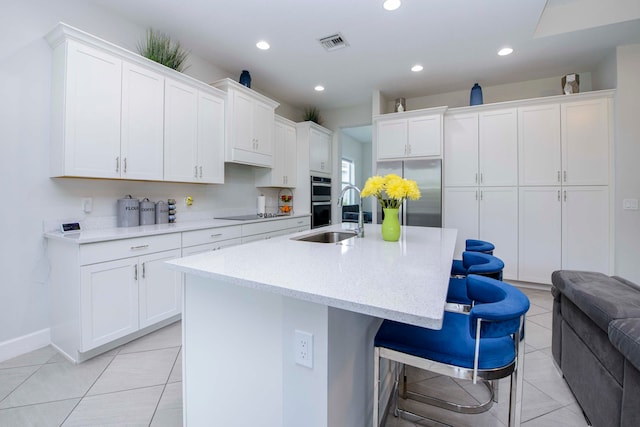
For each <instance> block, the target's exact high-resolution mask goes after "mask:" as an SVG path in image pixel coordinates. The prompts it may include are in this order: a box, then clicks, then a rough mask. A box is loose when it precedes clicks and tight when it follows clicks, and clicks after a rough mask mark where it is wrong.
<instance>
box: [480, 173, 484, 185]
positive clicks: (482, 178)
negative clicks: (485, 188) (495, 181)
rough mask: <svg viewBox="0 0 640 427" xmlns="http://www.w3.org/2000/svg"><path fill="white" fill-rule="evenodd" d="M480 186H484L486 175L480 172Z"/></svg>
mask: <svg viewBox="0 0 640 427" xmlns="http://www.w3.org/2000/svg"><path fill="white" fill-rule="evenodd" d="M480 184H484V173H482V172H480Z"/></svg>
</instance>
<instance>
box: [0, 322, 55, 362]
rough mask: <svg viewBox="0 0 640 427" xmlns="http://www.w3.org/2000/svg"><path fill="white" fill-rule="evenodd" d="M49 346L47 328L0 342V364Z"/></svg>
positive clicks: (49, 340) (49, 335) (49, 339)
mask: <svg viewBox="0 0 640 427" xmlns="http://www.w3.org/2000/svg"><path fill="white" fill-rule="evenodd" d="M49 344H51V331H50V329H49V328H47V329H42V330H40V331H36V332H33V333H30V334H27V335H23V336H21V337H18V338H14V339H11V340H8V341H4V342H0V362H3V361H5V360H8V359H11V358H13V357H16V356H20V355H21V354H25V353H29V352H30V351H33V350H37V349H39V348H42V347H46V346H48V345H49Z"/></svg>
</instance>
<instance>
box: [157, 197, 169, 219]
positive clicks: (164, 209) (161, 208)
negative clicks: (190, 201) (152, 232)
mask: <svg viewBox="0 0 640 427" xmlns="http://www.w3.org/2000/svg"><path fill="white" fill-rule="evenodd" d="M168 222H169V205H167V203H166V202H163V201H162V200H160V201H159V202H158V203H156V224H166V223H168Z"/></svg>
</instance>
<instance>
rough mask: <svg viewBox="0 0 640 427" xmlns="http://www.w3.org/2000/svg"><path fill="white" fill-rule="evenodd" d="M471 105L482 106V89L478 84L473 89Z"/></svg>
mask: <svg viewBox="0 0 640 427" xmlns="http://www.w3.org/2000/svg"><path fill="white" fill-rule="evenodd" d="M469 105H482V87H480V85H479V84H478V83H476V84H474V85H473V87H472V88H471V99H470V101H469Z"/></svg>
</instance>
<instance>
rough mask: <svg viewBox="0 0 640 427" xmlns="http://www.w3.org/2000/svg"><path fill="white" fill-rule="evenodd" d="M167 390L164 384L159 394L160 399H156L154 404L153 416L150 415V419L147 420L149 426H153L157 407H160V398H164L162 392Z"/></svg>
mask: <svg viewBox="0 0 640 427" xmlns="http://www.w3.org/2000/svg"><path fill="white" fill-rule="evenodd" d="M166 390H167V384H166V383H165V384H164V385H163V386H162V393H160V397H159V398H158V401H157V402H156V407H155V408H153V414H151V419H149V426H151V424H153V419H154V418H155V417H156V413H157V412H158V406H160V401H161V400H162V396H164V392H165V391H166Z"/></svg>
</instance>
